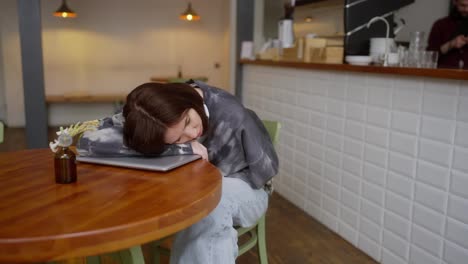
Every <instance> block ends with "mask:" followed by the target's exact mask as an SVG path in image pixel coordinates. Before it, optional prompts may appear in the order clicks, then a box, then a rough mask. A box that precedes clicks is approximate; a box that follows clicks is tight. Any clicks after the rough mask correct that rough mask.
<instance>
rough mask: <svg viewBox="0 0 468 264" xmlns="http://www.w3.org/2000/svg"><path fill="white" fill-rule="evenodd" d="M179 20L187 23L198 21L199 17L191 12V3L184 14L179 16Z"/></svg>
mask: <svg viewBox="0 0 468 264" xmlns="http://www.w3.org/2000/svg"><path fill="white" fill-rule="evenodd" d="M179 18H180V19H182V20H187V21H197V20H200V16H199V15H198V14H197V13H196V12H195V11H194V10H193V8H192V3H190V2H189V3H188V6H187V9H186V10H185V12H183V13H182V14H180V16H179Z"/></svg>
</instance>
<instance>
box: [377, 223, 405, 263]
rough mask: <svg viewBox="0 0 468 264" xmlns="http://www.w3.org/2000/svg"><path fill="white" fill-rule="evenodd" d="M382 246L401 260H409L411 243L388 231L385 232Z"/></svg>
mask: <svg viewBox="0 0 468 264" xmlns="http://www.w3.org/2000/svg"><path fill="white" fill-rule="evenodd" d="M382 246H383V247H384V248H386V249H388V250H389V251H391V252H392V253H393V254H396V255H397V256H399V257H400V258H402V259H404V260H407V259H408V254H409V243H408V242H407V241H405V240H403V239H401V238H400V237H398V236H396V235H394V234H393V233H391V232H389V231H387V230H384V232H383V241H382Z"/></svg>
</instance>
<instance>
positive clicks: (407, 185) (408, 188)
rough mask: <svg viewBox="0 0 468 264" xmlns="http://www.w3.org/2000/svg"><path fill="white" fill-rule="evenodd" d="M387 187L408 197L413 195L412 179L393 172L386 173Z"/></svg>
mask: <svg viewBox="0 0 468 264" xmlns="http://www.w3.org/2000/svg"><path fill="white" fill-rule="evenodd" d="M387 189H388V190H391V191H393V192H395V193H398V194H400V195H403V196H404V197H406V198H408V199H411V198H412V197H413V181H411V180H410V179H409V178H407V177H405V176H401V175H398V174H396V173H393V172H389V173H388V175H387Z"/></svg>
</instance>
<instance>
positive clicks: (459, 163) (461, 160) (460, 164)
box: [452, 148, 468, 172]
mask: <svg viewBox="0 0 468 264" xmlns="http://www.w3.org/2000/svg"><path fill="white" fill-rule="evenodd" d="M467 160H468V149H463V148H455V150H454V156H453V165H452V168H454V169H457V170H461V171H463V172H468V162H467Z"/></svg>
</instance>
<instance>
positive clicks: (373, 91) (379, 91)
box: [368, 87, 392, 108]
mask: <svg viewBox="0 0 468 264" xmlns="http://www.w3.org/2000/svg"><path fill="white" fill-rule="evenodd" d="M368 93H369V97H368V103H369V104H370V105H375V106H380V107H386V108H389V107H390V103H391V96H392V89H391V88H389V87H369V91H368Z"/></svg>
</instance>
